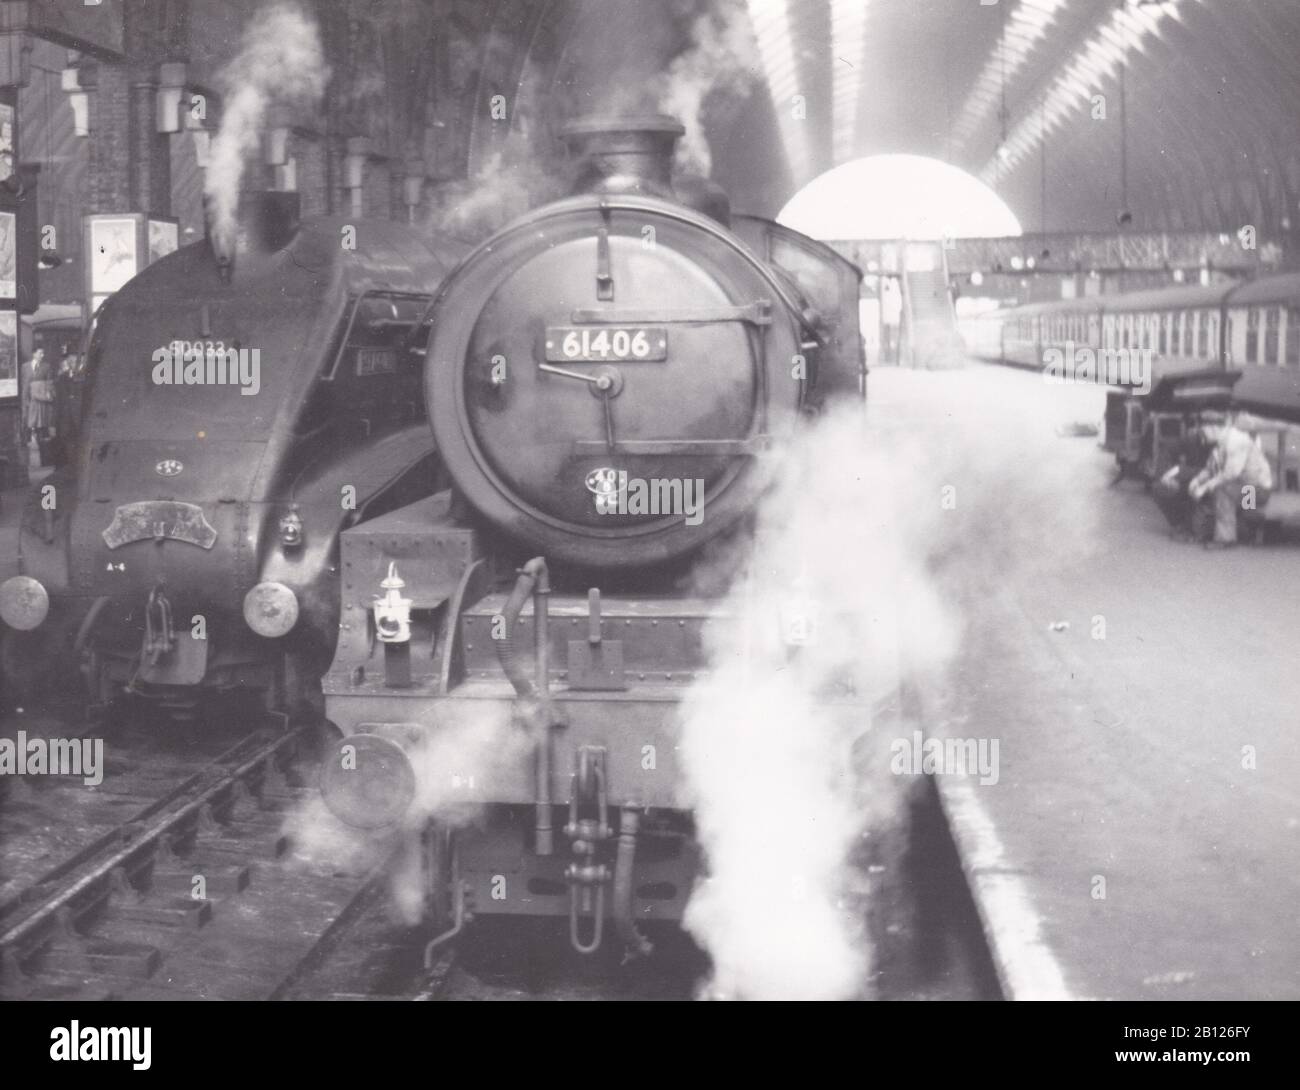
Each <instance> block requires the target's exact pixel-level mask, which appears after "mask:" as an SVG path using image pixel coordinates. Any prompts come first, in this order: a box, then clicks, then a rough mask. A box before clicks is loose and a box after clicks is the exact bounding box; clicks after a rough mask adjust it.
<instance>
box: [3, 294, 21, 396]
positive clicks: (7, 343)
mask: <svg viewBox="0 0 1300 1090" xmlns="http://www.w3.org/2000/svg"><path fill="white" fill-rule="evenodd" d="M17 396H18V313H17V312H16V311H13V310H0V398H4V397H17Z"/></svg>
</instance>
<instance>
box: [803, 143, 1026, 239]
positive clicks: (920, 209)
mask: <svg viewBox="0 0 1300 1090" xmlns="http://www.w3.org/2000/svg"><path fill="white" fill-rule="evenodd" d="M777 220H778V222H780V223H783V224H785V225H786V226H787V227H792V228H794V229H795V230H796V231H802V232H803V233H804V234H806V235H811V236H812V237H813V238H827V239H845V238H882V239H902V238H910V239H939V238H989V237H995V236H1004V235H1019V234H1020V233H1021V230H1020V221H1019V220H1018V219H1017V218H1016V215H1015V213H1014V212H1012V211H1011V209H1010V208H1008V207H1007V204H1006V202H1005V201H1003V200H1002V198H1001V197H999V196H998V195H997V194H996V193H995V192H993V190H992V189H990V188H989V187H988V186H987V185H985V184H984V183H983V182H981V181H980V180H979V179H978V178H976V177H974V176H973V175H970V174H967V173H966V172H965V171H964V170H961V169H959V168H957V167H955V166H952V165H951V164H949V163H945V162H942V161H940V160H938V159H928V158H926V157H925V156H921V155H872V156H868V157H867V158H865V159H855V160H853V161H852V162H850V163H844V164H842V165H841V166H838V167H835V169H833V170H828V171H827V172H826V173H825V174H822V175H820V176H819V177H817V178H814V179H813V180H812V181H811V182H809V183H808V184H807V185H806V186H804V187H803V189H801V190H799V192H798V193H796V194H795V195H794V196H793V197H791V198H790V200H789V202H787V204H786V206H785V207H784V208H783V209H781V213H780V215H778V216H777Z"/></svg>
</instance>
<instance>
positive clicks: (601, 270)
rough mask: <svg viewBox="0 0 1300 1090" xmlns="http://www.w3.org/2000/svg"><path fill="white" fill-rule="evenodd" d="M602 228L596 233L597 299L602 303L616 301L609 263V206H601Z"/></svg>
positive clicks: (612, 273)
mask: <svg viewBox="0 0 1300 1090" xmlns="http://www.w3.org/2000/svg"><path fill="white" fill-rule="evenodd" d="M600 218H601V220H602V226H601V228H600V230H599V231H597V232H596V298H597V299H598V300H600V301H601V302H602V303H612V302H613V301H614V272H613V269H612V268H611V267H610V263H609V206H608V205H606V204H605V203H604V202H602V203H601V206H600Z"/></svg>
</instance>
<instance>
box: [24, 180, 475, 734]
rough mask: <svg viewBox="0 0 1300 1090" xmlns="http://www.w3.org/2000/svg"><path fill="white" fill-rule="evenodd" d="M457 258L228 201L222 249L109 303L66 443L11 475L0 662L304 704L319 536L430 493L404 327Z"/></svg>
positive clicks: (394, 237)
mask: <svg viewBox="0 0 1300 1090" xmlns="http://www.w3.org/2000/svg"><path fill="white" fill-rule="evenodd" d="M465 249H466V247H464V246H463V245H462V244H459V243H456V242H454V241H450V240H440V241H439V242H437V243H434V242H431V241H429V240H428V239H425V240H421V239H420V238H418V237H416V236H415V235H414V234H413V233H412V232H411V231H410V230H409V229H408V228H405V227H403V226H401V225H398V224H393V223H388V222H366V221H361V222H354V223H345V222H344V221H342V220H334V219H312V220H308V221H306V222H301V221H300V220H299V217H298V214H297V196H296V194H292V193H258V194H245V196H244V199H243V201H242V202H241V211H240V222H239V225H238V231H237V234H236V236H235V237H234V238H233V239H232V240H231V241H230V242H229V243H224V244H223V243H222V242H220V241H219V240H217V239H215V237H214V238H209V239H207V240H204V241H202V242H199V243H196V244H194V245H190V246H187V247H184V248H182V249H181V250H179V251H177V252H176V253H174V254H171V255H169V256H167V257H164V258H162V259H161V260H159V261H157V262H155V263H154V264H153V265H151V266H149V267H148V268H147V269H145V270H144V271H143V272H142V273H141V274H140V275H139V276H137V277H135V278H134V279H133V280H132V281H130V283H128V284H127V285H126V286H125V287H124V288H123V289H122V290H121V291H119V292H118V293H117V294H116V295H114V296H113V297H112V298H110V299H109V300H108V301H107V302H106V303H105V304H104V306H103V307H102V309H101V310H100V312H99V313H98V314H97V316H96V319H95V322H94V326H93V333H92V335H91V336H90V338H89V346H88V366H87V373H88V378H87V384H86V390H85V395H84V399H83V409H82V415H81V419H80V422H79V427H78V431H77V434H76V435H75V436H74V438H73V444H72V449H73V451H74V457H73V458H72V459H71V460H70V464H69V465H67V466H66V467H65V468H63V469H62V470H60V471H59V472H57V473H56V474H55V476H54V477H52V478H51V479H50V480H49V481H48V482H47V483H46V484H45V485H44V486H43V487H41V488H34V489H32V490H31V492H30V498H29V505H28V508H27V510H26V512H25V515H24V520H23V524H22V530H21V543H20V550H21V560H20V562H21V568H20V571H21V574H20V575H19V576H16V577H15V578H13V579H11V580H9V581H8V582H7V583H6V584H5V585H4V586H3V587H2V588H0V612H2V613H3V617H4V619H5V621H6V622H7V629H6V631H5V639H6V641H7V643H8V648H7V651H8V661H9V662H10V663H11V664H12V663H13V662H14V661H15V659H16V658H17V659H18V660H21V659H23V658H26V659H27V661H28V662H35V661H39V660H40V659H42V658H55V659H58V660H59V661H61V662H62V663H66V661H67V659H66V654H67V648H66V647H64V648H62V649H60V650H55V651H53V652H51V646H52V641H54V640H55V639H56V635H55V633H63V634H67V638H68V639H69V640H71V642H72V643H73V644H74V645H75V652H76V654H77V656H78V658H79V661H80V665H81V668H82V670H83V671H84V674H85V676H86V679H87V682H88V685H89V690H90V694H91V700H92V702H99V703H106V702H108V701H109V700H111V699H112V698H113V697H114V696H115V695H116V694H119V693H120V692H121V691H122V690H123V689H126V690H129V691H130V692H132V693H134V694H136V695H137V696H139V697H141V698H143V699H144V700H146V701H148V702H151V703H153V704H154V705H157V706H159V707H161V708H163V709H165V710H166V711H167V713H168V714H169V715H172V716H175V717H192V716H193V715H194V714H196V712H197V710H198V709H199V707H200V706H201V705H202V703H203V698H204V697H205V696H206V695H207V694H208V693H210V692H211V691H213V690H222V689H231V688H240V689H252V690H258V691H260V692H261V693H262V694H264V695H265V698H266V702H267V704H268V705H269V706H270V707H273V708H275V709H278V710H292V709H293V708H294V707H295V706H296V705H298V704H300V703H301V701H303V700H312V699H314V700H315V702H317V703H318V702H319V687H318V685H317V681H318V679H319V676H320V674H321V673H322V672H323V671H324V669H325V667H326V666H327V664H328V662H329V657H330V654H331V652H332V650H333V647H334V641H335V636H336V633H337V630H338V609H339V605H338V597H339V595H338V589H337V582H338V574H337V563H338V559H337V558H338V536H339V533H340V531H341V530H343V529H344V528H345V527H346V526H349V525H352V524H354V523H356V522H358V521H361V520H364V519H366V518H369V517H371V516H373V515H375V514H378V513H381V512H383V511H385V510H387V509H389V508H393V507H399V506H402V505H404V504H406V503H409V502H410V501H411V500H413V499H416V498H418V497H420V496H423V495H428V494H430V493H431V492H433V491H434V489H435V482H436V473H437V470H436V463H435V459H434V457H433V453H432V451H433V443H432V440H431V438H430V436H429V434H428V425H427V423H426V421H425V419H424V413H423V409H422V404H423V395H422V392H421V383H422V378H421V375H422V369H423V368H422V364H423V351H424V341H425V337H426V333H427V321H428V309H429V304H430V301H431V298H432V293H433V291H434V289H435V288H436V287H437V285H438V284H439V282H440V281H441V280H442V278H443V276H444V275H445V273H446V271H447V269H448V268H449V267H450V265H451V264H454V262H455V261H456V259H457V258H458V257H459V256H461V255H462V254H463V253H464V250H465ZM47 614H48V616H47ZM9 673H10V675H11V676H10V682H11V684H13V683H18V682H21V681H22V679H23V677H24V674H25V671H24V670H22V669H21V668H19V669H13V668H12V667H11V670H10V671H9ZM60 684H62V685H64V686H66V685H67V680H66V677H64V678H63V679H62V680H61V681H60ZM313 691H314V692H315V694H316V695H315V697H314V698H313V697H312V693H313Z"/></svg>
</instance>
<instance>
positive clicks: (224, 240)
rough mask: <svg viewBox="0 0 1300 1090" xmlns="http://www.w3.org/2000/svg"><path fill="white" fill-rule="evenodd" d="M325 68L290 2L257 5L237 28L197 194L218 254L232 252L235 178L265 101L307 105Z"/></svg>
mask: <svg viewBox="0 0 1300 1090" xmlns="http://www.w3.org/2000/svg"><path fill="white" fill-rule="evenodd" d="M329 75H330V73H329V68H328V67H327V66H326V64H325V57H324V53H323V51H322V49H321V42H320V34H319V32H318V29H317V26H316V23H315V22H314V21H312V20H311V19H310V18H308V17H307V15H306V14H305V13H304V12H303V11H302V10H301V9H300V8H298V7H297V6H296V5H294V4H290V3H283V2H281V3H276V4H273V5H272V6H270V7H266V8H262V9H261V10H259V11H258V12H257V14H256V15H254V16H253V18H252V19H251V20H250V22H249V23H248V25H247V26H246V27H245V28H244V36H243V41H242V43H241V46H240V50H239V53H238V54H237V55H236V57H235V58H234V60H232V61H231V62H230V63H229V64H228V65H227V66H226V67H225V68H224V69H223V70H222V72H221V76H220V81H221V84H222V89H223V93H224V99H223V109H222V114H221V127H220V129H219V130H218V132H217V136H216V139H214V140H213V141H212V148H211V151H210V155H209V161H208V168H207V173H206V176H205V178H204V182H203V193H204V198H205V201H206V206H207V208H208V212H209V215H210V216H211V217H212V223H211V232H212V245H213V248H214V249H215V250H216V252H217V253H218V254H225V255H229V254H230V253H232V252H233V250H234V243H235V232H236V215H237V213H238V210H239V189H240V181H241V179H242V178H243V174H244V164H245V161H246V159H247V157H248V156H249V155H250V154H251V153H253V152H255V151H256V150H257V147H258V141H259V138H260V135H261V130H262V125H263V122H264V120H265V117H266V112H267V109H268V108H269V107H270V106H271V105H272V104H277V105H286V106H290V107H294V106H297V107H311V106H314V105H315V104H316V103H317V102H318V101H319V100H320V98H321V96H322V95H323V94H324V92H325V84H326V83H327V82H328V80H329Z"/></svg>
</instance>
